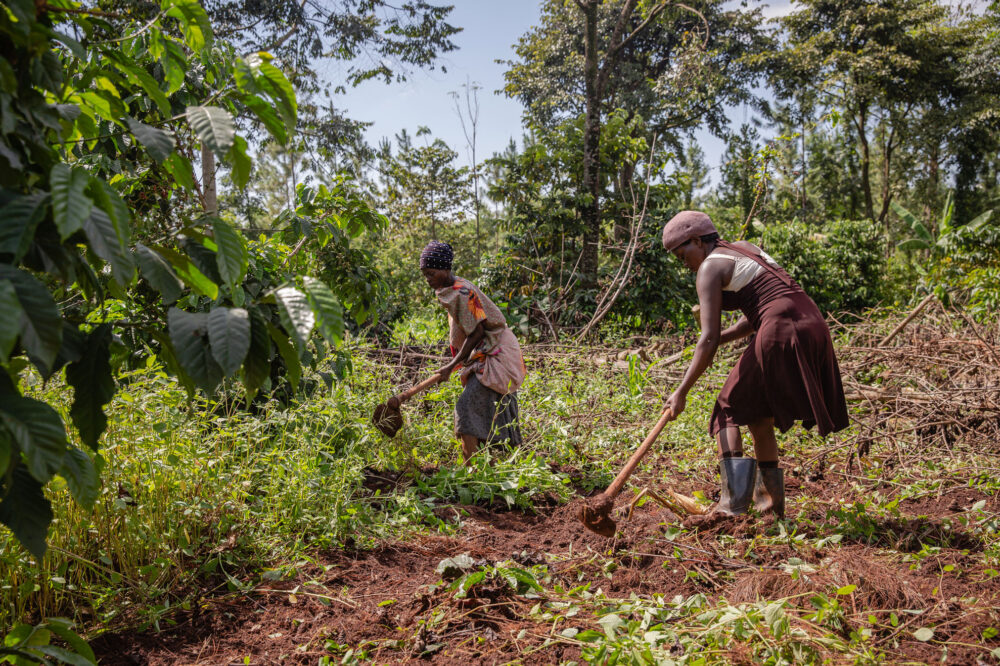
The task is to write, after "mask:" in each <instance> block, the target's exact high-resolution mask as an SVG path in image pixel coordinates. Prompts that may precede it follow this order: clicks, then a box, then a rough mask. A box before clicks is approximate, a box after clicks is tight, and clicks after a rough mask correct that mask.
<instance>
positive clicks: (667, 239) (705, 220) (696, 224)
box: [663, 210, 719, 252]
mask: <svg viewBox="0 0 1000 666" xmlns="http://www.w3.org/2000/svg"><path fill="white" fill-rule="evenodd" d="M717 233H719V232H718V230H717V229H716V228H715V225H714V224H712V218H710V217H709V216H708V215H705V213H702V212H700V211H697V210H684V211H681V212H679V213H677V214H676V215H674V216H673V217H672V218H670V221H669V222H667V224H666V225H665V226H664V227H663V249H664V250H667V251H668V252H670V251H672V250H674V249H675V248H678V247H680V246H681V245H683V244H684V243H686V242H688V241H689V240H691V239H692V238H701V237H702V236H707V235H709V234H717Z"/></svg>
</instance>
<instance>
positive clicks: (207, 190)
mask: <svg viewBox="0 0 1000 666" xmlns="http://www.w3.org/2000/svg"><path fill="white" fill-rule="evenodd" d="M201 188H202V192H203V193H204V196H205V212H206V213H208V214H209V215H215V214H216V213H218V212H219V199H218V195H217V194H216V190H215V153H213V152H212V151H211V150H210V149H209V148H206V147H205V146H204V145H203V146H202V147H201Z"/></svg>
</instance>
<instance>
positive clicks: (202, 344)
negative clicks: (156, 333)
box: [167, 308, 223, 393]
mask: <svg viewBox="0 0 1000 666" xmlns="http://www.w3.org/2000/svg"><path fill="white" fill-rule="evenodd" d="M167 329H168V330H169V331H170V342H171V343H172V345H173V348H174V352H175V353H176V355H177V361H178V363H179V364H180V366H181V368H182V369H183V370H184V373H185V374H186V375H187V376H188V377H190V378H191V379H192V380H193V381H194V383H195V385H197V386H198V387H200V388H202V389H204V390H205V391H206V392H207V393H212V392H214V391H215V388H216V387H217V386H218V385H219V382H220V381H222V374H223V373H222V368H220V367H219V364H218V363H216V361H215V358H214V357H213V356H212V350H211V347H210V345H209V340H208V315H207V314H206V313H204V312H184V311H183V310H178V309H177V308H170V310H169V311H168V312H167Z"/></svg>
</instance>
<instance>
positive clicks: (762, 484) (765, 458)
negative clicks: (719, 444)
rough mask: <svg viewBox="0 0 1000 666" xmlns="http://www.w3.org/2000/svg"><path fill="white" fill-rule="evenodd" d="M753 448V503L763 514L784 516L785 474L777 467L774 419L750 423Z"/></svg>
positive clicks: (776, 441)
mask: <svg viewBox="0 0 1000 666" xmlns="http://www.w3.org/2000/svg"><path fill="white" fill-rule="evenodd" d="M750 435H751V436H752V437H753V449H754V453H755V454H756V456H757V480H756V482H755V484H754V490H753V504H754V507H755V508H756V509H757V511H758V512H759V513H760V514H761V515H763V514H767V513H773V514H774V515H776V516H777V517H778V518H784V516H785V476H784V472H783V471H782V470H781V469H780V468H779V467H778V440H777V439H776V438H775V436H774V419H773V418H772V419H761V420H760V421H757V422H755V423H751V424H750Z"/></svg>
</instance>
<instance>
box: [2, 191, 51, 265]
mask: <svg viewBox="0 0 1000 666" xmlns="http://www.w3.org/2000/svg"><path fill="white" fill-rule="evenodd" d="M48 199H49V197H48V195H47V194H43V193H39V194H29V195H26V196H19V197H17V198H16V199H14V200H13V201H10V202H9V203H8V204H7V205H6V206H4V207H3V208H0V255H2V254H9V255H12V256H13V263H17V262H18V261H20V259H21V257H23V256H24V253H25V252H27V251H28V248H29V247H30V246H31V241H32V240H34V238H35V228H36V227H37V226H38V223H39V222H41V221H42V219H43V218H44V217H45V206H46V204H47V202H48Z"/></svg>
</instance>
